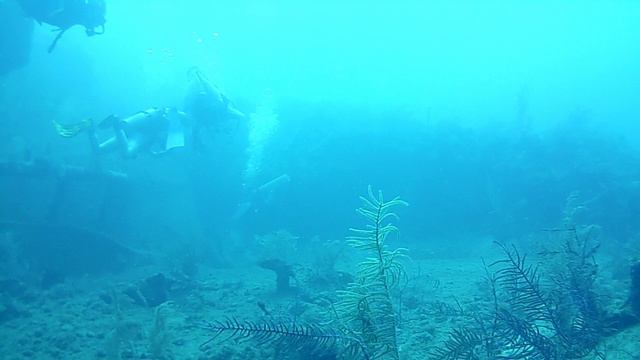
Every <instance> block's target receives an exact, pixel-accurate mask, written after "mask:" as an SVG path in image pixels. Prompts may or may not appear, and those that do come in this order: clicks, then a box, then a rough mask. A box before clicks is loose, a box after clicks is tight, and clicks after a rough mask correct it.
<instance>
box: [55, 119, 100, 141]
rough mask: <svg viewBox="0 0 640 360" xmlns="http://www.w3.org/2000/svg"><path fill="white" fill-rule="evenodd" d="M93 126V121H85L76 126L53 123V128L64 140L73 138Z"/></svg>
mask: <svg viewBox="0 0 640 360" xmlns="http://www.w3.org/2000/svg"><path fill="white" fill-rule="evenodd" d="M92 126H93V121H92V120H91V119H85V120H82V121H80V122H77V123H75V124H61V123H59V122H57V121H55V120H54V121H53V127H54V128H55V129H56V132H57V133H58V135H60V136H62V137H64V138H72V137H74V136H76V135H78V134H79V133H81V132H83V131H84V130H87V129H89V128H91V127H92Z"/></svg>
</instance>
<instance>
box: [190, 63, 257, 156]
mask: <svg viewBox="0 0 640 360" xmlns="http://www.w3.org/2000/svg"><path fill="white" fill-rule="evenodd" d="M188 76H189V87H188V90H187V95H186V96H185V99H184V106H183V108H184V111H185V112H186V113H187V115H189V117H190V118H191V119H193V122H194V129H193V135H194V138H193V140H194V145H195V146H196V147H197V148H199V149H201V148H202V147H203V144H202V141H201V140H202V133H203V132H212V131H215V130H220V129H221V128H223V127H224V125H225V124H224V123H225V122H226V121H229V120H239V119H244V118H245V115H244V114H243V113H242V112H240V111H239V110H238V109H237V108H236V107H235V105H234V104H233V103H232V102H231V100H229V98H228V97H227V96H226V95H225V94H223V93H222V91H220V89H219V88H218V87H217V86H215V85H213V84H212V83H211V82H210V81H209V80H208V79H207V78H206V76H205V75H204V74H203V73H202V72H201V71H200V70H199V69H198V68H197V67H193V68H191V69H190V70H189V73H188Z"/></svg>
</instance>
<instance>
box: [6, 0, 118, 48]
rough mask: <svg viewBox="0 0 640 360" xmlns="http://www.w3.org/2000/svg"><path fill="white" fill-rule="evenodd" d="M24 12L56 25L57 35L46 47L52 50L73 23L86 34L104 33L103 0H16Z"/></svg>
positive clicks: (36, 18) (40, 20) (39, 21)
mask: <svg viewBox="0 0 640 360" xmlns="http://www.w3.org/2000/svg"><path fill="white" fill-rule="evenodd" d="M17 1H18V3H19V4H20V6H21V7H22V9H23V10H24V12H25V14H26V15H27V16H29V17H32V18H33V19H35V20H36V21H37V22H38V23H40V24H42V23H45V24H49V25H53V26H55V27H57V29H56V30H55V31H57V32H58V35H56V37H55V38H54V39H53V42H52V43H51V45H50V46H49V48H48V51H49V52H52V51H53V49H54V48H55V47H56V45H57V43H58V40H60V38H61V37H62V35H64V33H65V32H66V31H67V30H69V29H70V28H72V27H73V26H75V25H81V26H83V27H84V28H85V33H86V34H87V36H94V35H99V34H103V33H104V23H105V21H106V20H105V12H106V5H105V2H104V0H17Z"/></svg>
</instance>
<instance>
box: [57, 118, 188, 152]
mask: <svg viewBox="0 0 640 360" xmlns="http://www.w3.org/2000/svg"><path fill="white" fill-rule="evenodd" d="M54 126H55V128H56V131H57V132H58V134H59V135H60V136H62V137H67V138H69V137H74V136H76V135H77V134H78V133H80V132H82V131H84V130H87V131H88V132H89V139H90V141H91V146H92V148H93V150H94V152H95V153H96V154H104V153H109V152H114V151H119V152H120V154H122V155H123V156H124V157H128V158H133V157H136V156H137V155H139V154H141V153H148V154H153V155H159V154H162V153H165V152H167V151H169V150H171V149H174V148H179V147H184V146H185V143H186V139H187V138H188V137H189V136H190V135H191V125H190V120H189V118H188V117H187V116H186V114H185V113H183V112H181V111H178V110H177V109H175V108H168V107H167V108H150V109H147V110H144V111H140V112H138V113H135V114H133V115H131V116H128V117H125V118H119V117H117V116H115V115H111V116H109V117H107V118H106V119H104V120H103V121H101V122H100V123H99V124H98V125H97V126H96V125H95V124H94V123H93V121H92V120H91V119H88V120H84V121H82V122H80V123H77V124H73V125H62V124H60V123H58V122H54ZM98 129H112V130H113V134H112V135H110V136H107V138H106V139H104V140H102V141H100V140H99V138H98V136H97V130H98Z"/></svg>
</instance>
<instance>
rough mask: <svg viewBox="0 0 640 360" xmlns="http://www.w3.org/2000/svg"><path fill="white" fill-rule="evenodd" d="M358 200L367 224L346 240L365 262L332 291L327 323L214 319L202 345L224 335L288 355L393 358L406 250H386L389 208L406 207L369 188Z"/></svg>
mask: <svg viewBox="0 0 640 360" xmlns="http://www.w3.org/2000/svg"><path fill="white" fill-rule="evenodd" d="M361 200H362V202H363V206H362V207H360V208H358V209H357V211H358V213H359V214H360V215H362V217H364V218H365V219H366V220H367V225H366V226H365V228H363V229H350V230H351V232H352V233H353V234H352V235H351V236H349V237H347V241H348V242H349V244H350V245H351V246H352V247H354V248H355V249H358V250H361V251H363V252H364V253H365V254H367V256H368V258H367V259H366V260H364V261H362V262H360V263H359V264H358V272H357V275H356V278H355V281H354V282H352V283H351V284H349V285H348V286H347V288H346V289H345V290H341V291H339V292H338V294H337V295H338V299H339V300H338V302H337V303H335V304H333V305H332V306H331V312H332V313H333V317H334V319H333V320H332V321H330V322H329V323H328V324H326V325H316V324H303V323H296V322H291V323H289V324H287V323H277V322H273V321H270V322H262V323H256V322H251V321H245V322H241V321H238V320H237V319H228V320H226V321H216V322H213V323H207V324H205V325H204V328H205V329H208V330H210V331H212V332H213V333H214V335H213V336H212V337H211V339H209V340H208V341H206V342H205V343H203V344H202V346H206V345H207V344H208V343H210V342H212V341H214V340H216V339H217V338H218V337H221V336H226V337H225V338H224V340H229V339H235V340H239V339H240V340H242V339H254V340H257V341H258V343H259V344H263V345H264V344H271V345H274V346H285V347H287V348H288V349H291V351H300V350H301V349H303V348H304V349H307V350H309V349H312V350H318V349H320V350H326V351H329V352H336V353H340V354H341V355H342V356H348V357H351V358H363V359H399V358H400V356H399V352H398V342H397V335H396V328H397V316H396V309H395V308H394V303H393V300H392V291H393V290H394V289H395V288H396V287H397V286H398V285H399V284H400V283H401V282H403V281H406V273H405V271H404V267H403V266H402V264H401V263H400V261H399V260H400V259H401V258H402V257H404V256H405V253H406V249H403V248H398V249H394V250H390V249H389V248H388V246H387V245H386V240H387V238H388V237H389V236H390V235H391V234H393V233H395V232H397V230H398V229H397V227H396V226H395V225H393V224H392V223H391V220H393V219H394V218H397V215H396V214H395V213H394V212H393V211H392V210H393V208H395V207H398V206H407V205H408V203H406V202H405V201H403V200H401V199H400V198H397V197H396V198H393V199H391V200H389V201H385V200H384V197H383V195H382V192H381V191H379V192H378V193H377V194H374V192H373V190H372V189H371V187H369V188H368V196H367V197H364V196H362V197H361ZM273 263H274V261H270V262H269V263H268V264H266V265H265V264H263V265H261V266H265V267H270V268H277V267H280V268H282V267H283V266H282V265H280V266H273ZM267 265H268V266H267ZM287 271H288V270H287ZM287 271H284V270H283V271H280V272H281V273H286V272H287ZM288 277H289V275H288V274H284V275H279V276H278V284H281V283H282V282H283V281H284V280H282V279H283V278H287V280H286V281H288ZM283 287H288V285H279V286H278V289H282V288H283Z"/></svg>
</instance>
